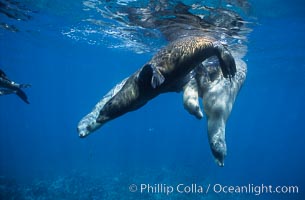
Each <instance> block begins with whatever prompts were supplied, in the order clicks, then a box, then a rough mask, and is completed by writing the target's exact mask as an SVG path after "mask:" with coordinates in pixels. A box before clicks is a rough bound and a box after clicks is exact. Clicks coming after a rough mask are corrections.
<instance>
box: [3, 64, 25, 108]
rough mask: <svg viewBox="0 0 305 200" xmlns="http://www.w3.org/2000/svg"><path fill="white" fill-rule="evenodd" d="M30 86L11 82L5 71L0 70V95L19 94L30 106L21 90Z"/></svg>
mask: <svg viewBox="0 0 305 200" xmlns="http://www.w3.org/2000/svg"><path fill="white" fill-rule="evenodd" d="M30 86H31V85H30V84H18V83H15V82H14V81H11V80H9V79H8V77H7V76H6V74H5V73H4V71H2V70H1V69H0V95H7V94H17V95H18V96H19V97H20V98H21V99H22V100H23V101H24V102H25V103H27V104H29V103H30V102H29V101H28V98H27V96H26V94H25V92H23V91H22V90H21V88H28V87H30Z"/></svg>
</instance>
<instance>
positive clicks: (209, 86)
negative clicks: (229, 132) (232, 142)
mask: <svg viewBox="0 0 305 200" xmlns="http://www.w3.org/2000/svg"><path fill="white" fill-rule="evenodd" d="M235 62H236V69H237V72H236V74H235V76H234V77H233V78H232V79H231V81H229V80H227V79H226V78H224V77H223V75H222V73H221V71H220V69H219V66H218V63H217V62H204V63H203V65H201V66H199V67H197V68H196V69H195V70H194V71H196V73H195V74H196V75H195V76H194V77H193V78H192V79H191V80H190V81H189V83H187V84H186V85H185V87H184V88H183V97H184V105H185V106H186V109H187V110H188V111H189V112H190V113H191V114H193V115H195V116H196V117H197V118H198V115H199V116H200V115H201V114H202V112H201V109H200V107H199V100H198V96H200V97H201V98H202V100H203V106H204V111H205V113H206V115H207V122H208V138H209V143H210V148H211V150H212V153H213V156H214V158H215V160H216V163H217V164H218V165H219V166H224V158H225V157H226V155H227V146H226V141H225V128H226V122H227V119H228V117H229V115H230V113H231V111H232V107H233V104H234V102H235V99H236V96H237V94H238V92H239V91H240V89H241V86H242V85H243V83H244V81H245V79H246V74H247V65H246V63H245V62H244V61H243V60H242V59H240V58H235ZM190 91H191V92H190ZM196 92H197V93H196ZM198 107H199V108H198Z"/></svg>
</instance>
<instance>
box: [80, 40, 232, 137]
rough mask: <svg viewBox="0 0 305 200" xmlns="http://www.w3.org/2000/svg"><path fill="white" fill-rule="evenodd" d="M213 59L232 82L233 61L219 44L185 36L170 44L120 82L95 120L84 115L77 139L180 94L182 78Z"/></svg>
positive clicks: (214, 41) (225, 49)
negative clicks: (156, 99) (155, 101)
mask: <svg viewBox="0 0 305 200" xmlns="http://www.w3.org/2000/svg"><path fill="white" fill-rule="evenodd" d="M212 56H216V57H217V58H218V61H219V65H220V68H221V71H222V74H223V77H225V78H228V79H232V78H233V77H234V75H235V73H236V65H235V61H234V58H233V57H232V55H231V53H230V52H229V51H228V50H227V48H226V47H224V46H223V45H222V44H221V43H220V42H218V41H216V40H215V39H213V38H211V37H203V36H190V37H184V38H180V39H177V40H175V41H173V42H171V43H170V44H169V45H167V46H166V47H165V48H163V49H161V50H160V51H159V52H158V53H157V54H156V55H155V56H154V57H153V58H152V59H151V60H150V61H149V62H148V63H146V64H145V65H144V66H143V67H142V68H141V69H139V70H138V71H137V72H135V73H134V74H133V75H131V76H130V77H129V78H127V80H126V82H125V81H123V82H124V84H122V85H123V86H122V88H120V90H119V91H117V92H116V93H115V95H114V96H113V97H112V98H110V99H109V100H108V101H107V102H106V103H105V104H104V105H103V106H102V108H101V110H100V112H99V116H98V117H97V119H96V120H94V119H93V120H92V119H91V120H88V117H87V116H88V115H87V116H85V117H84V118H83V119H82V120H81V121H80V123H79V125H78V132H79V136H80V137H85V136H88V135H89V134H90V133H91V132H93V131H94V130H96V129H97V128H99V127H100V126H102V125H104V124H105V123H106V122H108V121H110V120H113V119H115V118H117V117H119V116H121V115H123V114H125V113H127V112H130V111H134V110H136V109H138V108H140V107H142V106H144V105H145V104H146V103H147V102H148V101H149V100H151V99H153V98H154V97H156V96H158V95H159V94H161V93H165V92H180V91H181V87H180V86H181V82H183V80H184V79H185V77H186V76H187V75H188V74H189V73H190V72H191V71H192V70H193V69H194V68H195V67H197V66H199V65H200V64H201V63H202V62H203V61H204V60H206V59H207V58H209V57H212ZM177 85H179V87H177ZM101 101H104V100H103V99H102V100H101ZM96 107H98V106H96ZM94 110H95V109H94ZM94 110H93V111H94ZM95 112H96V110H95ZM89 116H90V114H89Z"/></svg>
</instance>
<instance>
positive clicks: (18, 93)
mask: <svg viewBox="0 0 305 200" xmlns="http://www.w3.org/2000/svg"><path fill="white" fill-rule="evenodd" d="M16 94H17V95H18V96H19V97H20V98H21V99H22V100H23V101H24V102H25V103H27V104H30V102H29V101H28V97H27V96H26V94H25V93H24V92H23V91H22V90H21V89H18V90H17V91H16Z"/></svg>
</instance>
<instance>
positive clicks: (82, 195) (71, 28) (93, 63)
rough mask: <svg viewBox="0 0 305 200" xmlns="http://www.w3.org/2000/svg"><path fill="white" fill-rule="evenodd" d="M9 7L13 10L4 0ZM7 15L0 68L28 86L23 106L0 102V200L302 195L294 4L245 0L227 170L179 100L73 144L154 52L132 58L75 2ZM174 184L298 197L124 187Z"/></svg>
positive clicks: (300, 12) (304, 141)
mask: <svg viewBox="0 0 305 200" xmlns="http://www.w3.org/2000/svg"><path fill="white" fill-rule="evenodd" d="M7 2H10V3H11V2H17V1H1V3H7ZM92 2H95V1H92ZM96 2H98V1H96ZM121 2H124V1H121ZM125 2H129V1H125ZM131 2H132V1H131ZM185 2H187V1H185ZM188 2H190V1H188ZM12 6H13V7H14V6H16V7H15V8H18V11H19V14H18V17H19V19H20V20H16V19H12V18H10V17H8V16H6V15H4V14H3V13H1V14H0V19H1V23H2V22H5V23H7V24H10V25H13V26H11V27H10V28H9V29H8V28H5V26H4V24H3V23H2V24H1V29H0V68H1V69H3V71H5V72H6V74H7V75H8V77H10V78H11V79H12V80H14V81H16V82H18V83H30V84H31V85H32V87H31V88H26V89H24V91H25V92H26V93H27V95H28V98H29V101H30V105H26V104H25V103H24V102H22V101H21V100H20V99H19V98H18V97H17V96H15V95H6V96H1V97H0V198H1V199H304V198H305V193H304V189H305V182H304V181H305V172H304V169H305V161H304V158H305V151H304V150H305V149H304V147H305V131H304V130H305V124H304V121H305V120H304V116H303V112H304V110H305V105H304V99H305V79H304V77H303V76H304V75H305V61H304V57H305V41H304V40H303V37H304V35H305V26H304V24H305V14H304V13H305V12H304V11H305V6H304V3H303V2H302V1H294V2H286V1H280V0H273V1H268V2H266V1H252V6H253V11H252V16H254V19H253V21H254V22H255V23H254V25H253V26H252V28H253V30H252V32H251V33H250V34H249V38H248V40H249V43H248V52H247V55H246V57H245V60H246V62H247V64H248V75H247V79H246V82H245V84H244V86H243V88H242V90H241V92H240V93H239V95H238V98H237V100H236V103H235V105H234V108H233V111H232V114H231V116H230V119H229V120H228V123H227V129H226V132H227V136H226V138H227V145H228V156H227V158H226V161H225V167H223V168H220V167H218V166H217V165H216V164H215V162H214V160H213V157H212V155H211V152H210V148H209V144H208V140H207V133H206V128H207V127H206V119H202V120H197V119H195V118H194V117H193V116H190V115H189V114H188V113H187V112H186V111H185V110H184V108H183V105H182V95H181V94H178V93H177V94H176V93H169V94H163V95H161V96H159V97H158V98H155V99H154V100H152V101H151V102H149V103H148V104H147V105H146V106H144V107H143V108H141V109H139V110H137V111H135V112H132V113H128V114H126V115H124V116H122V117H120V118H118V119H116V120H114V121H111V122H109V123H108V124H107V125H105V126H103V127H102V128H101V129H99V130H98V131H97V132H96V133H94V134H92V135H90V136H89V137H88V138H85V139H80V138H79V137H78V134H77V131H76V127H77V123H78V121H79V120H80V119H81V118H82V117H83V116H84V115H85V114H87V113H88V112H89V111H90V110H91V108H92V107H93V106H94V105H95V103H96V102H97V101H98V100H99V99H100V98H101V97H102V96H103V95H104V94H106V93H107V91H108V90H109V89H111V88H112V87H113V86H114V85H115V84H116V83H118V82H119V81H121V80H122V79H123V78H125V77H127V76H129V75H130V74H131V73H133V72H134V71H135V70H137V69H138V68H139V67H141V66H142V65H143V64H144V63H145V62H146V61H147V60H149V59H150V58H151V56H152V55H153V54H154V53H155V51H148V50H147V48H146V47H142V46H140V47H139V46H137V47H139V48H138V49H136V50H131V49H130V48H127V47H128V46H127V44H123V45H122V44H121V45H119V42H118V39H117V38H115V39H113V38H111V37H109V38H108V37H105V36H103V35H101V34H98V33H96V32H95V31H94V30H95V28H96V27H95V26H94V25H92V24H87V23H86V21H84V20H83V19H85V17H87V16H90V18H91V19H92V18H94V17H98V13H96V12H93V11H86V10H84V2H82V1H72V0H71V1H64V2H61V1H52V2H51V1H33V0H31V1H30V0H27V1H20V2H19V4H17V3H16V4H13V5H12ZM109 23H113V22H112V21H110V22H109ZM81 28H82V29H81ZM101 37H103V38H101ZM158 42H159V41H157V40H156V41H154V43H153V44H154V45H155V46H158V45H157V43H158ZM160 43H161V44H162V45H163V41H160ZM124 45H125V46H126V48H124ZM115 46H120V47H118V48H115ZM135 46H136V45H135ZM110 47H112V48H110ZM179 183H182V184H185V185H191V184H192V183H195V184H197V185H203V186H204V187H207V186H208V185H209V184H211V185H212V186H213V185H216V184H221V185H223V186H225V185H226V186H243V185H249V184H250V185H251V184H253V185H262V184H264V185H272V186H274V187H276V186H287V187H288V186H297V187H298V194H292V193H290V194H288V193H286V194H283V193H282V194H260V195H255V193H254V192H253V193H252V194H236V193H235V194H230V193H221V192H219V193H217V192H212V191H211V192H209V193H208V194H205V193H204V194H199V193H182V194H181V193H175V194H170V195H166V194H164V193H160V192H159V193H158V192H155V193H153V192H151V193H140V192H139V191H138V192H130V191H129V187H130V185H131V184H136V185H137V186H138V187H140V184H151V185H154V184H163V186H164V184H166V185H167V186H176V185H177V184H179Z"/></svg>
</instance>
